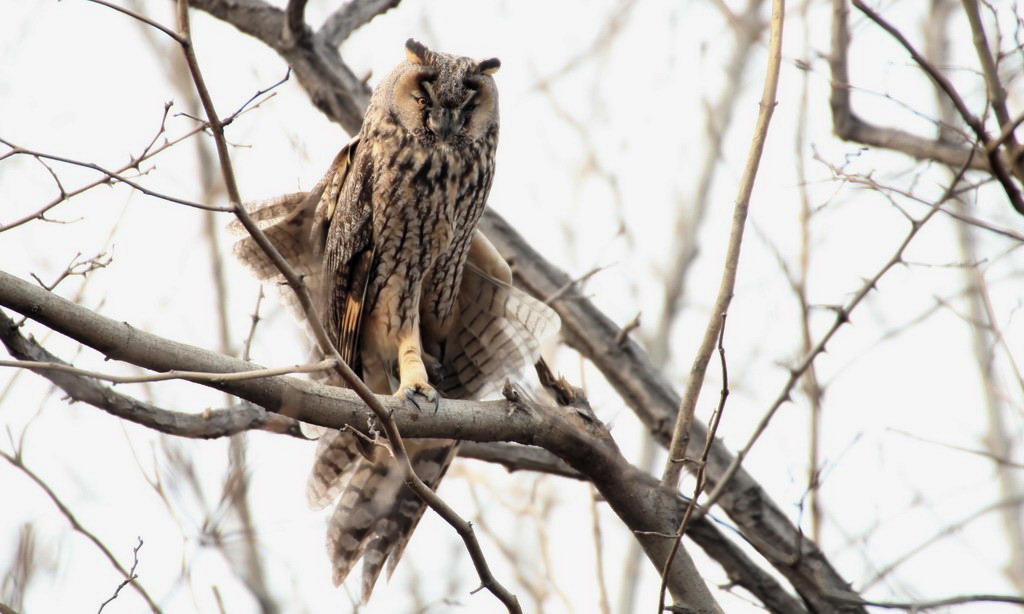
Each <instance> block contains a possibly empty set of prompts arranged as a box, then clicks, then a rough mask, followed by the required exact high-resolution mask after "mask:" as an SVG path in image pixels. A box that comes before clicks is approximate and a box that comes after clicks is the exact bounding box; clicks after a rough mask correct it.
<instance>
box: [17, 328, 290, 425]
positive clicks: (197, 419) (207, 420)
mask: <svg viewBox="0 0 1024 614" xmlns="http://www.w3.org/2000/svg"><path fill="white" fill-rule="evenodd" d="M0 340H2V341H3V343H4V345H5V346H6V347H7V351H8V352H10V354H11V355H12V356H15V357H17V358H21V359H25V360H32V361H37V362H42V363H48V364H54V363H61V361H60V360H59V359H58V358H57V357H56V356H54V355H53V354H50V353H49V352H47V351H46V350H45V349H44V348H43V347H42V346H41V345H39V343H38V342H36V341H35V340H34V339H30V338H27V337H25V336H24V335H22V334H21V332H20V329H19V327H18V325H17V324H15V322H14V321H13V320H12V319H11V318H10V317H8V316H7V314H6V313H3V312H0ZM244 364H249V363H244ZM39 374H40V375H42V376H43V377H45V378H47V379H48V380H50V381H51V382H53V384H54V385H56V386H57V387H59V388H60V389H61V390H63V391H64V393H65V394H67V395H68V397H69V398H70V399H72V400H73V401H82V402H84V403H88V404H89V405H92V406H94V407H97V408H99V409H102V410H103V411H106V412H108V413H110V414H111V415H113V416H116V417H118V418H122V419H124V420H128V421H130V422H134V423H136V424H141V425H142V426H145V427H149V428H151V429H155V430H157V431H160V432H161V433H167V434H169V435H178V436H181V437H200V438H204V439H212V438H216V437H223V436H226V435H232V434H234V433H240V432H243V431H246V430H250V429H261V430H266V431H270V432H274V433H285V434H288V435H292V436H293V437H299V438H302V439H305V436H303V435H302V432H301V430H300V428H299V425H298V423H297V422H296V421H295V420H293V419H291V418H288V417H287V416H282V415H279V414H275V413H270V412H267V411H266V410H264V409H263V408H262V407H257V406H255V405H251V404H244V405H242V406H241V407H235V408H231V409H217V410H206V411H203V412H202V413H184V412H176V411H171V410H167V409H163V408H160V407H157V406H155V405H152V404H149V403H145V402H143V401H140V400H138V399H135V398H132V397H130V396H127V395H124V394H121V393H119V392H115V391H114V390H112V389H111V388H110V387H108V386H104V385H102V384H100V383H99V382H98V381H96V380H94V379H92V378H89V377H84V376H81V375H76V374H72V373H66V372H61V371H53V370H49V371H42V372H39Z"/></svg>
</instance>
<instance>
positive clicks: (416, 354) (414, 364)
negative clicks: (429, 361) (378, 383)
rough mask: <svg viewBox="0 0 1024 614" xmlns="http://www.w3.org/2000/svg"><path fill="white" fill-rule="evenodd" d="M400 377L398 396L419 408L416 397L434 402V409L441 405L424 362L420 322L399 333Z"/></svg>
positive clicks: (396, 393) (396, 394)
mask: <svg viewBox="0 0 1024 614" xmlns="http://www.w3.org/2000/svg"><path fill="white" fill-rule="evenodd" d="M398 377H399V380H400V383H399V385H398V391H397V392H395V396H396V397H405V398H407V399H409V400H410V401H412V403H413V405H415V406H416V408H417V409H420V404H419V403H418V402H417V401H416V397H417V396H419V397H422V398H424V399H426V401H427V402H428V403H433V405H434V411H435V412H436V411H437V408H438V407H439V405H440V399H439V397H438V395H437V391H436V390H434V387H433V386H431V385H430V383H429V379H428V378H427V368H426V366H424V364H423V342H422V340H421V339H420V328H419V322H415V323H414V325H413V326H411V327H407V328H403V329H402V331H401V332H400V333H399V335H398Z"/></svg>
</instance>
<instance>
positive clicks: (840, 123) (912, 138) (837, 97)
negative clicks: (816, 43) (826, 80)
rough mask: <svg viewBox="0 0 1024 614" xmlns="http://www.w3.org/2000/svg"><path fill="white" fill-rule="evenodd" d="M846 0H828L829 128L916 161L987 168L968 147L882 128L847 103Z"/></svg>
mask: <svg viewBox="0 0 1024 614" xmlns="http://www.w3.org/2000/svg"><path fill="white" fill-rule="evenodd" d="M849 12H850V9H849V4H847V0H832V50H831V53H830V55H829V67H830V69H831V72H832V97H831V101H830V104H831V107H832V131H833V132H835V134H836V136H838V137H839V138H841V139H843V140H846V141H853V142H856V143H862V144H864V145H868V146H871V147H882V148H884V149H891V150H893V151H899V152H901V153H905V154H907V155H908V156H911V157H912V158H916V159H918V160H934V161H936V162H941V163H943V164H946V165H948V166H952V167H954V168H959V167H961V166H963V165H964V164H965V163H967V162H968V160H970V163H971V167H970V168H971V169H972V170H985V171H989V170H991V169H990V167H989V165H988V162H987V160H986V158H985V157H984V156H981V155H976V156H973V157H972V156H971V155H970V154H971V150H972V147H970V146H968V147H965V146H963V145H954V144H952V143H947V142H945V141H941V140H938V141H936V140H931V139H926V138H923V137H919V136H917V135H914V134H910V133H909V132H905V131H903V130H899V129H897V128H882V127H880V126H876V125H874V124H871V123H869V122H867V121H865V120H863V119H861V118H860V116H858V115H857V113H856V112H855V111H854V110H853V106H852V104H851V103H850V90H851V89H852V86H851V85H850V75H849V69H848V64H847V56H848V52H849V48H850V31H849V27H848V25H847V22H848V17H849Z"/></svg>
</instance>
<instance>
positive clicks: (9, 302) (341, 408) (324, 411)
mask: <svg viewBox="0 0 1024 614" xmlns="http://www.w3.org/2000/svg"><path fill="white" fill-rule="evenodd" d="M0 305H3V306H5V307H8V308H10V309H12V310H14V311H17V312H19V313H22V314H23V315H25V316H27V317H29V318H30V319H32V320H35V321H36V322H39V323H40V324H42V325H44V326H47V327H49V328H51V329H53V330H55V331H57V332H60V333H62V334H64V335H67V336H69V337H71V338H73V339H75V340H77V341H79V342H81V343H83V344H85V345H87V346H89V347H92V348H94V349H96V350H98V351H100V352H102V353H103V354H104V355H106V356H107V357H109V358H111V359H115V360H122V361H125V362H129V363H132V364H135V365H138V366H140V367H144V368H147V369H151V370H154V371H168V370H175V369H177V370H188V371H203V372H213V373H237V372H240V371H247V370H251V369H252V368H253V367H254V365H252V364H250V363H246V362H244V361H241V360H238V359H235V358H231V357H228V356H223V355H221V354H217V353H215V352H210V351H208V350H203V349H201V348H197V347H193V346H189V345H187V344H183V343H178V342H175V341H170V340H168V339H164V338H161V337H159V336H157V335H153V334H150V333H146V332H144V331H141V330H139V329H137V328H134V327H133V326H131V325H130V324H127V323H124V322H115V321H113V320H111V319H109V318H106V317H103V316H101V315H99V314H97V313H94V312H92V311H90V310H88V309H86V308H84V307H82V306H80V305H76V304H74V303H71V302H70V301H66V300H64V299H62V298H60V297H58V296H55V295H53V294H51V293H49V292H46V291H45V290H43V289H41V288H37V287H36V286H34V285H33V284H31V283H28V282H26V281H23V280H21V279H18V278H17V277H14V276H12V275H10V274H8V273H5V272H2V271H0ZM7 321H8V322H10V320H9V319H8V320H7ZM12 324H13V323H12ZM9 328H10V325H4V326H2V327H0V330H3V329H9ZM46 360H50V361H52V360H53V357H52V356H50V357H47V358H46ZM63 375H66V376H68V377H78V376H75V375H70V374H63ZM54 376H56V374H55V375H54ZM201 384H202V385H205V386H208V387H211V388H215V389H217V390H221V391H224V392H227V393H229V394H234V395H236V396H239V397H241V398H243V399H245V400H247V401H249V402H251V403H254V404H256V405H260V406H262V407H265V408H267V409H268V410H270V411H273V412H277V413H279V414H281V415H283V416H286V417H290V418H293V419H296V420H301V421H303V422H309V423H311V424H316V425H320V426H324V427H327V428H333V429H340V428H354V429H357V430H360V431H366V430H367V428H368V424H372V423H373V421H375V420H376V419H375V417H374V416H373V414H371V413H369V412H367V407H366V404H365V403H364V401H363V400H361V399H360V397H359V396H358V395H357V393H356V392H354V391H352V390H349V389H344V388H339V387H337V386H324V385H320V384H316V383H313V382H308V381H302V380H296V379H294V378H290V377H285V376H276V377H268V378H264V379H255V380H250V379H245V380H239V381H208V382H201ZM101 388H102V387H101ZM510 396H512V397H513V399H512V400H505V401H487V402H479V401H475V402H474V401H459V400H449V399H443V400H442V401H441V403H440V406H439V408H438V411H437V413H436V414H431V413H430V412H420V411H418V410H415V409H410V408H409V406H408V404H407V403H405V402H404V401H403V400H401V399H397V398H394V397H392V396H379V397H374V399H375V402H376V403H377V404H379V405H380V407H381V408H382V409H383V411H384V412H386V413H387V414H389V415H390V416H392V418H393V420H394V422H395V424H396V426H397V427H398V428H399V429H400V430H401V431H402V432H404V433H405V434H406V436H408V437H434V438H447V439H460V440H471V441H481V442H495V441H514V442H517V443H520V444H524V445H536V446H540V447H543V448H545V449H547V450H548V451H550V452H552V453H554V454H555V455H556V456H558V457H559V458H561V459H562V460H563V461H564V462H565V463H567V464H568V465H569V466H570V467H571V468H573V469H575V470H576V471H577V472H579V473H581V474H583V475H585V476H586V477H587V479H588V480H590V481H591V482H593V483H594V485H595V486H596V487H597V488H598V490H599V491H600V492H601V494H602V495H603V496H604V497H605V499H606V500H607V501H608V503H609V504H610V505H611V507H612V509H613V511H614V512H615V513H616V514H617V515H618V516H619V517H620V518H621V519H622V520H623V522H624V523H625V524H626V525H627V526H628V527H630V528H631V529H632V530H634V531H635V532H637V533H636V535H637V539H639V540H640V541H641V544H642V545H643V547H644V550H645V552H646V553H647V555H648V557H649V558H650V559H651V562H652V563H653V564H654V565H655V566H658V567H659V568H660V566H662V565H663V564H664V562H665V559H666V557H667V556H668V553H669V551H670V546H671V542H670V540H668V539H665V538H664V537H660V536H661V535H666V534H671V532H672V531H674V530H675V528H676V527H677V526H678V523H679V520H680V519H681V517H682V514H683V513H684V511H685V501H684V500H683V499H682V498H680V497H679V496H678V493H674V492H669V491H666V490H665V489H662V488H660V486H659V485H658V483H657V480H655V479H654V478H652V477H651V476H649V475H647V474H645V473H643V472H642V471H640V470H638V469H636V468H635V467H633V466H632V465H630V464H629V463H628V462H626V461H625V459H624V458H623V457H622V455H621V454H620V453H619V452H618V450H617V448H616V447H615V445H614V442H613V441H612V439H611V436H610V434H608V432H607V430H605V429H604V427H603V426H602V425H600V424H599V423H596V422H594V421H592V420H586V419H584V418H583V417H581V415H580V413H579V412H578V411H577V410H576V409H574V408H570V409H568V410H566V409H560V408H555V407H548V406H542V405H538V404H536V403H533V402H531V401H529V400H527V399H526V398H525V395H519V394H513V395H510ZM677 556H678V557H679V560H677V561H675V563H674V564H673V566H672V569H673V573H672V576H671V578H670V583H669V589H670V591H671V592H672V594H673V597H675V598H677V599H686V600H687V601H689V602H690V603H704V604H708V603H710V604H712V605H713V604H714V602H713V600H711V598H710V593H709V592H708V589H707V587H706V586H705V585H704V583H703V580H701V578H700V576H699V575H697V574H696V573H695V572H694V571H693V570H694V567H693V563H692V561H690V560H689V557H688V556H686V554H685V553H684V552H680V553H679V554H678V555H677ZM683 557H685V558H683ZM704 611H714V609H713V608H705V610H704Z"/></svg>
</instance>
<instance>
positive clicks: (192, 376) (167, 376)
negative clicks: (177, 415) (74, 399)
mask: <svg viewBox="0 0 1024 614" xmlns="http://www.w3.org/2000/svg"><path fill="white" fill-rule="evenodd" d="M334 365H335V362H334V359H333V358H328V359H327V360H321V361H320V362H314V363H310V364H306V365H295V366H294V367H277V368H274V369H253V370H251V371H239V372H238V373H203V372H200V371H168V372H167V373H159V374H156V375H109V374H106V373H99V372H97V371H88V370H86V369H78V368H76V367H73V366H71V365H66V364H63V363H57V362H42V361H35V360H0V367H15V368H20V369H31V370H32V371H61V372H62V373H70V374H73V375H78V376H81V377H89V378H93V379H98V380H103V381H107V382H112V383H114V384H140V383H142V382H163V381H167V380H172V379H183V380H189V381H193V382H229V381H238V380H246V379H260V378H263V377H273V376H275V375H289V374H292V373H316V372H318V371H327V370H328V369H333V368H334Z"/></svg>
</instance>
